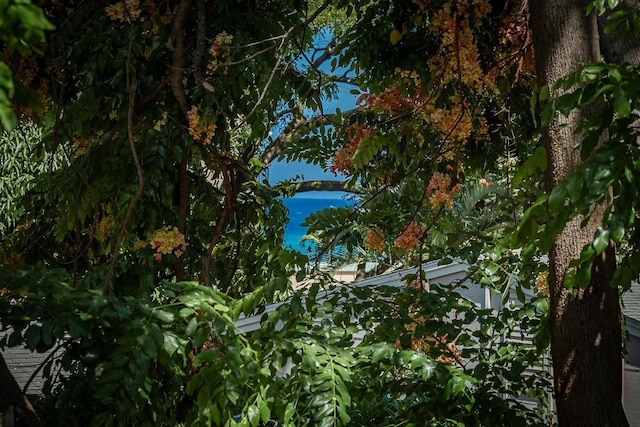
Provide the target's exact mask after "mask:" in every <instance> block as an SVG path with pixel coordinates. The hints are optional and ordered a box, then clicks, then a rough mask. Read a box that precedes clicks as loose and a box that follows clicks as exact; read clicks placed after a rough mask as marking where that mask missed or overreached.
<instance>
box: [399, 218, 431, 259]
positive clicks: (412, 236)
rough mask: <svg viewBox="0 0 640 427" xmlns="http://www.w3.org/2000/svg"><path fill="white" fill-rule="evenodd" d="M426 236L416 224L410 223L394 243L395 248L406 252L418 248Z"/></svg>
mask: <svg viewBox="0 0 640 427" xmlns="http://www.w3.org/2000/svg"><path fill="white" fill-rule="evenodd" d="M423 234H424V230H422V228H420V226H419V225H418V224H416V223H415V222H410V223H409V224H408V225H407V226H406V227H405V229H404V231H403V232H402V234H400V235H399V236H398V237H397V238H396V240H395V241H394V242H393V247H394V248H396V249H400V250H402V251H405V252H409V251H410V250H412V249H414V248H416V247H417V246H418V245H419V244H420V240H421V239H422V236H423Z"/></svg>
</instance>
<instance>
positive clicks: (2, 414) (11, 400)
mask: <svg viewBox="0 0 640 427" xmlns="http://www.w3.org/2000/svg"><path fill="white" fill-rule="evenodd" d="M40 425H41V424H40V420H39V419H38V415H37V414H36V412H35V411H34V410H33V407H32V406H31V404H30V403H29V401H28V400H27V398H26V397H25V396H24V395H23V394H22V390H21V389H20V386H19V385H18V383H17V382H16V380H15V378H13V375H11V371H10V370H9V368H8V367H7V364H6V362H5V361H4V357H2V353H0V427H9V426H12V427H39V426H40Z"/></svg>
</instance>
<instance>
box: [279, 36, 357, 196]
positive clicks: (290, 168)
mask: <svg viewBox="0 0 640 427" xmlns="http://www.w3.org/2000/svg"><path fill="white" fill-rule="evenodd" d="M330 40H331V33H330V32H329V31H321V32H320V33H319V34H318V35H317V36H316V41H315V44H316V45H317V46H322V45H326V44H327V43H329V42H330ZM299 65H300V66H301V67H305V66H306V65H305V63H304V60H301V63H300V64H299ZM320 68H321V69H322V71H324V72H327V73H329V72H331V70H330V69H329V68H330V67H329V64H328V61H327V63H325V64H323V66H321V67H320ZM344 72H346V69H338V70H336V73H344ZM337 88H338V90H337V95H336V97H335V98H332V99H326V100H325V101H324V102H323V105H322V107H323V111H324V112H325V113H334V112H335V111H336V109H340V110H341V111H347V110H352V109H354V108H355V107H356V99H357V95H354V94H352V93H351V90H353V89H354V88H355V86H353V85H349V84H346V83H338V84H337ZM309 114H310V115H312V114H313V113H312V112H310V113H309ZM280 130H281V129H276V128H274V129H273V130H272V131H273V132H274V135H273V137H276V136H277V133H278V132H279V131H280ZM294 177H299V180H305V181H310V180H337V179H340V176H338V177H336V176H335V175H334V174H333V173H331V172H328V171H324V170H323V169H322V168H321V167H319V166H317V165H311V164H308V163H302V162H280V161H276V162H273V163H272V164H271V166H270V167H269V182H270V183H271V184H275V183H277V182H279V181H282V180H285V179H291V178H294ZM343 195H344V193H341V192H336V191H333V192H331V191H327V192H319V191H310V192H306V193H302V194H300V195H299V197H306V198H325V199H335V198H341V197H342V196H343Z"/></svg>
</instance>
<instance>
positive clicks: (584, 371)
mask: <svg viewBox="0 0 640 427" xmlns="http://www.w3.org/2000/svg"><path fill="white" fill-rule="evenodd" d="M529 4H530V9H531V10H530V12H531V28H532V32H533V40H534V49H535V53H536V69H537V73H538V78H539V81H540V83H541V84H549V85H552V84H553V83H555V82H556V81H557V80H558V79H559V78H561V77H563V76H566V75H567V74H569V73H571V72H573V71H576V70H577V69H579V68H580V67H581V66H582V65H583V64H585V63H593V62H597V61H599V60H600V59H601V55H602V53H601V47H600V39H599V31H598V21H597V18H596V16H594V15H592V16H586V15H585V7H586V4H587V1H585V0H536V1H533V2H530V3H529ZM589 114H593V111H591V112H590V111H587V110H581V111H574V112H573V113H572V114H571V115H570V116H569V117H564V116H557V117H556V118H555V119H554V120H553V122H552V123H551V125H550V126H549V127H548V128H547V129H546V130H545V132H544V135H543V138H544V142H545V145H546V148H547V155H548V168H547V175H546V185H547V190H548V191H551V189H552V188H553V187H554V186H555V185H556V184H558V183H559V182H560V181H561V180H563V179H564V178H565V177H566V176H567V175H569V174H570V173H572V172H573V171H574V170H575V169H576V167H577V166H578V164H579V162H580V159H579V153H578V152H577V150H575V149H574V146H575V144H576V143H577V142H579V138H580V137H579V135H576V133H575V130H576V128H577V126H578V124H579V122H580V120H581V119H582V118H585V117H588V116H589ZM592 209H593V215H592V217H591V220H590V221H589V222H588V223H587V224H586V225H585V226H582V225H581V222H582V220H583V218H582V217H578V218H575V219H574V220H572V221H571V222H570V223H568V224H567V226H566V228H565V229H564V230H563V231H562V233H561V234H560V235H559V236H558V237H557V239H556V241H555V242H554V244H553V246H552V248H551V251H550V253H549V288H550V305H551V307H550V313H551V314H550V315H551V353H552V359H553V371H554V387H555V399H556V406H557V414H558V422H559V424H560V426H581V427H588V426H594V427H596V426H597V427H605V426H612V427H614V426H615V427H623V426H628V425H629V424H628V422H627V420H626V418H625V415H624V411H623V408H622V401H621V400H622V369H621V366H622V365H621V357H622V355H621V347H622V332H621V326H620V318H621V314H620V303H619V298H618V290H617V289H616V288H613V287H611V286H610V285H609V283H610V280H611V279H612V277H613V273H614V272H615V268H616V264H615V248H614V247H613V246H610V247H609V248H608V249H607V250H605V252H604V253H603V254H602V256H601V257H599V258H598V259H597V260H596V261H595V262H594V264H593V266H592V277H591V281H590V282H589V283H588V284H580V285H581V286H582V288H577V289H572V290H567V289H565V288H564V287H563V286H562V284H563V280H564V277H565V274H566V273H567V271H568V269H569V263H570V262H571V261H572V260H574V259H577V258H579V255H580V251H581V250H582V248H583V246H585V245H586V244H589V243H590V242H591V241H592V240H593V237H594V232H595V230H596V228H597V227H598V225H599V224H600V223H601V219H602V207H600V206H594V207H593V208H592Z"/></svg>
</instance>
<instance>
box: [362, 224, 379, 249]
mask: <svg viewBox="0 0 640 427" xmlns="http://www.w3.org/2000/svg"><path fill="white" fill-rule="evenodd" d="M364 245H365V246H366V247H368V248H371V249H373V250H374V251H376V252H377V253H379V254H381V253H383V252H384V233H383V231H382V230H381V229H380V228H378V227H376V228H370V229H368V230H367V235H366V236H365V237H364Z"/></svg>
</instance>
